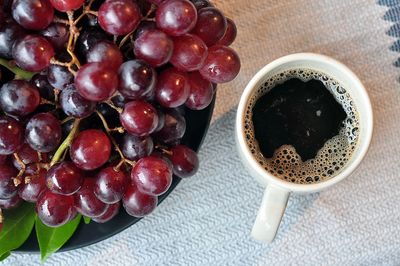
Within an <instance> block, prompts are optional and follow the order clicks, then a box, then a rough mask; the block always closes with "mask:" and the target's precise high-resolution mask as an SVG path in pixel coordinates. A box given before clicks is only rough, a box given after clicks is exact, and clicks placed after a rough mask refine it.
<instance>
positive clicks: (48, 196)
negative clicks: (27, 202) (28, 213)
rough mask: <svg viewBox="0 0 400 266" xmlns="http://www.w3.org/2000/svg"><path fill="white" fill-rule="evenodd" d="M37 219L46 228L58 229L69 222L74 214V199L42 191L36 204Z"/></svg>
mask: <svg viewBox="0 0 400 266" xmlns="http://www.w3.org/2000/svg"><path fill="white" fill-rule="evenodd" d="M36 212H37V214H38V217H39V219H40V220H41V221H42V222H43V223H44V224H45V225H47V226H50V227H58V226H61V225H64V224H66V223H67V222H69V221H70V218H71V217H72V216H73V215H74V213H75V208H74V197H73V196H65V195H60V194H54V193H52V192H51V191H49V190H47V191H43V193H42V194H41V195H40V196H39V199H38V201H37V203H36Z"/></svg>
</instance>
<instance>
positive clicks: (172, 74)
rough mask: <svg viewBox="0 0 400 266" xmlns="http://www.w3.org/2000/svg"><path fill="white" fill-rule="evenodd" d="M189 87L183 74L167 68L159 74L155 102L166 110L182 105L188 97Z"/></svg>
mask: <svg viewBox="0 0 400 266" xmlns="http://www.w3.org/2000/svg"><path fill="white" fill-rule="evenodd" d="M189 92H190V85H189V81H188V78H187V75H186V73H185V72H182V71H179V70H178V69H176V68H169V69H166V70H164V71H163V72H161V73H160V75H159V77H158V80H157V84H156V88H155V95H156V99H157V102H158V103H159V104H161V105H162V106H164V107H167V108H175V107H178V106H181V105H182V104H184V103H185V102H186V100H187V98H188V96H189Z"/></svg>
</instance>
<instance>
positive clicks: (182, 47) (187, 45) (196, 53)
mask: <svg viewBox="0 0 400 266" xmlns="http://www.w3.org/2000/svg"><path fill="white" fill-rule="evenodd" d="M207 54H208V48H207V45H206V44H205V43H204V42H203V41H202V40H201V39H200V38H199V37H197V36H196V35H191V34H186V35H182V36H179V37H175V38H174V51H173V53H172V57H171V60H170V62H171V64H173V65H174V66H175V67H176V68H178V69H180V70H182V71H194V70H199V69H200V68H201V67H202V66H203V65H204V61H205V60H206V58H207Z"/></svg>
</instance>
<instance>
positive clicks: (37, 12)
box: [12, 0, 54, 30]
mask: <svg viewBox="0 0 400 266" xmlns="http://www.w3.org/2000/svg"><path fill="white" fill-rule="evenodd" d="M12 16H13V18H14V19H15V21H17V22H18V23H19V24H20V25H22V26H23V27H24V28H25V29H29V30H42V29H44V28H46V27H47V26H49V25H50V23H51V22H52V21H53V18H54V9H53V6H52V5H51V4H50V2H49V0H14V1H13V4H12Z"/></svg>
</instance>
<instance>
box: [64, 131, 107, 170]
mask: <svg viewBox="0 0 400 266" xmlns="http://www.w3.org/2000/svg"><path fill="white" fill-rule="evenodd" d="M110 154H111V143H110V140H109V138H108V137H107V135H106V134H105V133H104V132H103V131H101V130H96V129H88V130H84V131H82V132H80V133H79V134H78V136H76V138H75V139H74V141H73V142H72V145H71V149H70V156H71V159H72V161H73V162H74V163H75V165H76V166H78V167H79V168H81V169H84V170H93V169H96V168H99V167H100V166H102V165H103V164H105V163H106V162H107V161H108V159H109V158H110Z"/></svg>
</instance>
